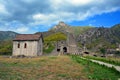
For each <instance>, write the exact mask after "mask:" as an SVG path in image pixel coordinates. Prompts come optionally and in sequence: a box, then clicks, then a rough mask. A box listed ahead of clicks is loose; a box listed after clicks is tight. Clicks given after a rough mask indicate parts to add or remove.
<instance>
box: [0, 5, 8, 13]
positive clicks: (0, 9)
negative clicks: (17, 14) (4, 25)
mask: <svg viewBox="0 0 120 80" xmlns="http://www.w3.org/2000/svg"><path fill="white" fill-rule="evenodd" d="M0 14H8V12H7V10H6V8H5V6H4V5H2V4H0Z"/></svg>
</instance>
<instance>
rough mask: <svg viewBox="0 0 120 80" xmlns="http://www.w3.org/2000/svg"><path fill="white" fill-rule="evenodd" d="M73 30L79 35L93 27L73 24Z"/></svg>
mask: <svg viewBox="0 0 120 80" xmlns="http://www.w3.org/2000/svg"><path fill="white" fill-rule="evenodd" d="M71 28H72V30H73V33H74V34H75V35H76V36H78V35H80V34H82V33H84V32H86V31H88V30H89V29H91V28H93V27H91V26H72V27H71Z"/></svg>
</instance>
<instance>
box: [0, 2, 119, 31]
mask: <svg viewBox="0 0 120 80" xmlns="http://www.w3.org/2000/svg"><path fill="white" fill-rule="evenodd" d="M119 4H120V0H99V1H98V0H0V30H2V29H1V27H3V26H4V27H5V28H6V29H7V27H8V26H10V27H15V28H16V29H17V30H19V31H18V32H23V31H25V32H26V31H27V30H28V31H29V28H32V27H36V26H38V25H44V26H45V25H46V26H47V25H49V24H50V25H51V24H54V23H57V22H58V21H65V22H71V21H82V20H86V19H87V18H89V17H92V16H95V15H100V14H103V13H109V12H113V11H116V10H120V5H119ZM13 22H16V24H15V25H11V23H13ZM18 25H23V26H22V28H21V26H18ZM23 27H26V28H23ZM28 27H29V28H28ZM47 28H49V26H48V27H47ZM20 29H22V30H20ZM23 29H25V30H23Z"/></svg>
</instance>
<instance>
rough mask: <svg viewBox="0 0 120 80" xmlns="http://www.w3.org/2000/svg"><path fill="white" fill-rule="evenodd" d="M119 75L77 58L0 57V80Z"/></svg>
mask: <svg viewBox="0 0 120 80" xmlns="http://www.w3.org/2000/svg"><path fill="white" fill-rule="evenodd" d="M119 77H120V76H119V74H118V73H117V72H115V71H113V70H110V69H109V68H106V67H103V66H100V65H97V64H93V63H89V68H88V64H87V61H84V60H82V59H81V58H80V57H78V56H56V57H53V56H51V57H50V56H49V57H48V56H42V57H37V58H18V59H16V58H4V57H2V56H1V57H0V80H117V79H118V78H119Z"/></svg>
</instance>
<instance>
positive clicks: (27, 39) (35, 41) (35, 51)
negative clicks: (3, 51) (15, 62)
mask: <svg viewBox="0 0 120 80" xmlns="http://www.w3.org/2000/svg"><path fill="white" fill-rule="evenodd" d="M42 53H43V38H42V34H20V35H17V36H16V38H15V39H14V40H13V56H18V55H24V56H39V55H42Z"/></svg>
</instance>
